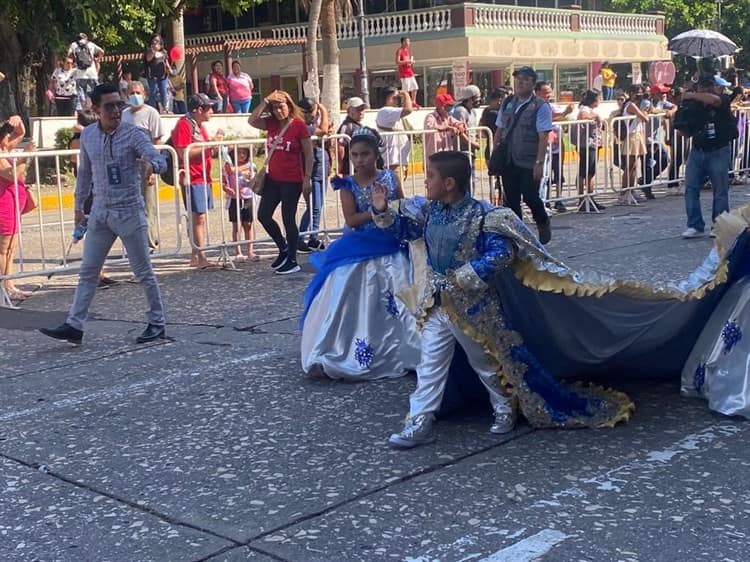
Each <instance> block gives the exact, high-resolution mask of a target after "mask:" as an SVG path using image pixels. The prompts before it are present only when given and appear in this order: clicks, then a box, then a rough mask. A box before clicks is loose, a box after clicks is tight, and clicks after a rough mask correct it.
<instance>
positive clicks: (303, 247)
mask: <svg viewBox="0 0 750 562" xmlns="http://www.w3.org/2000/svg"><path fill="white" fill-rule="evenodd" d="M297 251H298V252H299V253H300V254H309V253H310V252H312V248H311V247H310V245H309V244H308V243H307V242H305V241H304V240H300V241H299V244H297Z"/></svg>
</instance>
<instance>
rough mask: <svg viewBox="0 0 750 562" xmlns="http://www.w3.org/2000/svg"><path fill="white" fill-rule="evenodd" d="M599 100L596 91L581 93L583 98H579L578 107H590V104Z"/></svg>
mask: <svg viewBox="0 0 750 562" xmlns="http://www.w3.org/2000/svg"><path fill="white" fill-rule="evenodd" d="M598 99H599V92H597V91H596V90H586V91H585V92H583V96H581V103H580V104H579V105H588V106H590V105H591V104H592V103H594V102H595V101H597V100H598Z"/></svg>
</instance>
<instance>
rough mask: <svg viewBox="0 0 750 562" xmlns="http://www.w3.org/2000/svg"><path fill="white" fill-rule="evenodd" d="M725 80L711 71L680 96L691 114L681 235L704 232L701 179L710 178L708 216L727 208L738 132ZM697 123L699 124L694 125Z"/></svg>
mask: <svg viewBox="0 0 750 562" xmlns="http://www.w3.org/2000/svg"><path fill="white" fill-rule="evenodd" d="M724 83H725V81H724V80H723V79H722V78H721V77H719V76H714V75H712V74H706V75H704V76H702V77H701V78H700V79H699V80H698V84H697V85H696V90H695V91H694V92H685V94H684V95H683V96H682V99H683V102H685V103H686V104H687V105H686V107H685V109H684V111H686V112H688V113H691V114H692V116H690V117H691V119H690V121H691V122H692V124H693V125H692V127H694V128H693V130H688V131H686V132H687V133H688V134H692V137H693V145H692V148H691V149H690V155H689V156H688V159H687V166H686V167H685V210H686V212H687V229H686V230H685V232H683V233H682V237H683V238H699V237H701V236H703V235H704V234H705V228H706V225H705V223H704V222H703V214H702V213H701V202H700V190H701V186H702V185H703V182H704V181H705V178H706V177H708V178H709V179H710V180H711V187H712V189H713V196H714V200H713V207H712V210H711V219H712V220H716V217H717V216H719V215H720V214H721V213H723V212H724V211H728V210H729V174H728V170H729V167H730V164H731V158H732V146H731V145H732V141H733V140H734V139H736V138H737V137H738V135H739V132H738V130H737V120H736V118H735V117H734V115H733V114H732V110H731V106H730V102H731V99H730V97H729V96H728V95H726V94H725V93H724V91H723V89H724V86H723V84H724ZM677 117H678V116H675V127H676V128H678V129H682V127H684V125H683V124H682V121H683V120H681V119H678V118H677ZM696 125H699V126H696Z"/></svg>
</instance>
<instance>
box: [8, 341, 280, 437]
mask: <svg viewBox="0 0 750 562" xmlns="http://www.w3.org/2000/svg"><path fill="white" fill-rule="evenodd" d="M272 355H273V353H272V352H270V351H269V352H264V353H255V354H253V355H248V356H247V357H245V358H243V359H242V362H243V363H244V362H249V361H258V360H260V359H267V358H268V357H271V356H272ZM234 362H239V361H238V360H234ZM221 366H225V363H222V364H221ZM198 376H200V377H205V376H206V372H205V371H200V372H198V371H191V372H182V373H172V374H171V375H166V376H163V377H151V378H148V379H144V380H142V381H138V382H133V383H130V384H119V385H115V386H112V387H109V388H107V389H105V390H98V391H96V392H90V393H88V394H82V395H80V396H75V395H73V396H69V397H67V398H62V399H60V400H56V401H55V402H50V403H48V404H44V405H42V406H37V407H35V408H25V409H23V410H15V411H13V412H5V413H4V414H0V422H6V421H10V420H14V419H16V418H22V417H26V416H31V415H36V414H45V413H48V412H54V411H55V410H62V409H64V408H71V407H74V406H78V405H80V404H86V403H88V402H94V401H96V402H97V404H100V405H101V404H102V403H107V402H112V401H114V400H120V399H122V398H124V397H125V396H127V395H129V394H132V393H134V392H138V391H140V390H143V389H144V388H149V387H152V386H156V385H163V384H165V383H168V382H172V381H175V380H178V379H181V378H186V377H198Z"/></svg>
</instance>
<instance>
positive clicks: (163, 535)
mask: <svg viewBox="0 0 750 562" xmlns="http://www.w3.org/2000/svg"><path fill="white" fill-rule="evenodd" d="M703 197H704V209H705V210H704V212H707V209H708V208H709V203H710V197H709V196H708V194H707V193H706V194H704V195H703ZM749 200H750V188H746V187H743V188H740V189H735V188H733V191H732V202H733V204H734V205H739V204H741V203H744V202H748V201H749ZM683 207H684V202H683V200H682V198H680V197H672V198H670V197H660V198H659V199H657V200H656V201H652V202H649V203H647V204H645V205H642V206H638V207H612V208H608V209H607V210H606V211H605V212H604V213H602V214H600V215H577V214H572V213H571V214H566V215H562V216H557V217H553V219H552V220H553V241H552V243H551V244H550V245H549V248H550V251H551V252H552V253H553V254H555V255H556V256H559V257H561V258H562V259H563V260H565V261H567V262H568V263H570V264H571V265H574V266H576V267H581V268H582V267H591V268H597V269H601V270H604V271H608V272H610V273H612V274H615V275H619V276H624V277H630V278H636V279H641V280H647V281H650V282H660V281H667V280H669V279H675V278H678V277H683V276H685V275H686V274H687V273H689V272H690V271H691V270H692V269H693V268H694V267H695V266H696V265H698V264H699V263H700V261H701V260H702V259H703V257H704V256H705V255H706V253H707V252H708V251H709V249H710V246H711V240H710V239H709V238H704V239H700V240H689V241H687V240H681V239H680V238H679V234H680V232H682V230H683V229H684V209H683ZM709 216H710V215H709ZM186 263H187V260H186V259H182V258H181V259H172V260H158V261H157V267H158V272H159V281H160V283H161V285H162V291H163V296H164V300H165V303H166V307H167V317H168V334H169V336H170V337H169V339H168V340H165V341H162V342H158V343H154V344H150V345H141V346H138V345H135V344H134V343H133V342H134V339H135V337H136V336H137V335H138V334H139V333H140V331H141V330H142V329H143V327H144V317H143V309H144V306H145V301H144V298H143V295H142V291H141V289H140V287H139V286H138V285H137V284H131V283H126V282H123V283H121V284H119V285H116V286H114V287H112V288H110V289H107V290H103V291H101V292H100V293H99V294H98V295H97V298H96V299H95V301H94V305H93V307H92V316H93V320H92V321H91V322H90V323H89V326H88V329H87V331H86V336H85V341H84V346H82V347H81V348H73V347H70V346H68V345H64V344H62V343H58V342H55V341H53V340H49V339H47V338H45V337H44V336H42V335H41V334H39V333H37V332H36V331H35V330H36V328H38V327H40V326H49V325H54V324H56V323H58V322H60V321H61V320H62V319H64V317H65V312H66V311H67V308H68V306H69V305H70V302H71V300H72V294H73V289H74V286H75V282H76V279H75V277H53V279H52V280H51V281H50V282H49V283H48V284H46V285H44V286H43V287H41V288H40V289H39V290H37V291H36V292H35V294H34V295H33V296H32V297H31V298H30V299H28V300H27V301H26V302H25V303H24V304H23V305H22V308H21V310H17V311H14V310H7V309H0V337H2V341H3V345H2V346H1V347H0V359H1V360H2V365H3V368H2V371H0V489H1V490H2V502H0V553H1V554H0V559H2V560H13V561H26V560H29V561H31V560H43V561H52V560H54V561H68V560H70V561H79V560H85V561H89V560H90V561H103V560H113V561H120V560H122V561H134V560H135V561H147V560H149V561H150V560H154V561H172V560H179V561H182V560H187V561H198V560H211V561H239V560H252V561H271V560H277V561H279V560H283V561H299V562H308V561H336V562H337V561H342V562H344V561H347V562H348V561H357V560H362V561H375V560H405V561H411V562H417V561H419V562H427V561H434V560H440V561H459V560H477V561H479V560H483V561H494V562H497V561H501V560H507V561H514V562H516V561H531V560H536V559H544V560H551V561H568V560H596V561H601V560H639V561H640V560H643V561H647V560H648V561H651V560H664V561H667V560H670V561H671V560H675V561H677V560H680V561H681V560H691V561H692V560H707V561H708V560H722V559H727V560H730V559H731V560H743V559H746V544H747V543H746V541H747V537H748V536H750V520H749V517H748V510H750V507H749V505H750V484H749V483H748V482H746V479H743V478H738V475H740V474H744V473H745V472H744V471H746V470H747V466H748V465H750V450H749V449H748V448H747V447H746V443H747V439H748V427H750V426H748V424H747V423H746V422H745V421H744V420H737V419H728V418H724V417H721V416H718V415H714V414H712V413H711V412H709V411H708V409H707V407H706V405H705V403H703V402H702V401H698V400H687V399H683V398H680V396H679V392H678V382H677V381H671V382H662V383H658V384H654V383H653V382H649V381H648V380H647V379H646V380H642V381H640V382H628V383H623V390H626V391H627V392H629V393H631V395H632V396H633V398H634V399H635V401H636V404H637V411H636V414H635V417H634V419H633V420H632V421H631V422H630V423H628V424H626V425H623V426H620V427H618V428H616V429H613V430H598V431H593V430H586V431H570V432H564V431H537V430H532V429H531V428H529V427H528V426H526V425H525V424H522V425H520V426H519V427H518V428H517V429H516V430H515V431H514V432H513V433H511V434H509V435H506V436H502V437H498V436H493V435H490V434H489V433H488V432H487V428H488V424H489V421H490V418H489V416H488V415H486V413H485V412H477V414H476V415H467V416H464V417H462V418H459V419H452V420H450V421H445V422H441V423H440V424H439V426H438V432H439V439H438V441H437V442H436V443H435V444H433V445H428V446H425V447H421V448H418V449H415V450H413V451H407V452H397V451H392V450H390V449H388V448H387V447H386V445H385V442H386V438H387V436H388V435H389V434H390V433H391V432H392V431H393V430H395V429H398V427H399V425H400V423H401V420H402V419H403V415H404V413H405V411H406V408H407V399H408V394H409V392H410V391H411V390H412V389H413V386H414V380H413V378H408V377H407V378H404V379H400V380H392V381H384V382H369V383H362V384H344V383H335V382H319V381H310V380H307V379H305V378H304V377H303V376H302V373H301V370H300V360H299V359H300V358H299V336H298V334H297V321H298V318H299V314H300V299H301V294H302V292H303V290H304V288H305V286H306V284H307V282H308V281H309V279H310V273H309V272H310V271H311V269H310V267H309V266H307V267H306V268H305V271H306V272H305V273H303V274H299V275H296V276H294V275H293V276H284V277H282V276H277V275H273V274H272V271H271V270H270V267H269V264H270V259H268V258H266V259H264V260H262V261H261V262H259V263H253V264H239V266H240V269H238V270H237V271H229V270H219V271H210V272H197V271H192V270H188V268H187V267H186ZM112 276H113V277H115V278H119V279H122V280H124V279H127V278H129V273H128V272H127V270H126V269H116V270H114V271H113V272H112ZM20 285H21V286H24V284H23V283H20ZM636 374H637V375H641V376H643V375H647V373H636Z"/></svg>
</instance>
